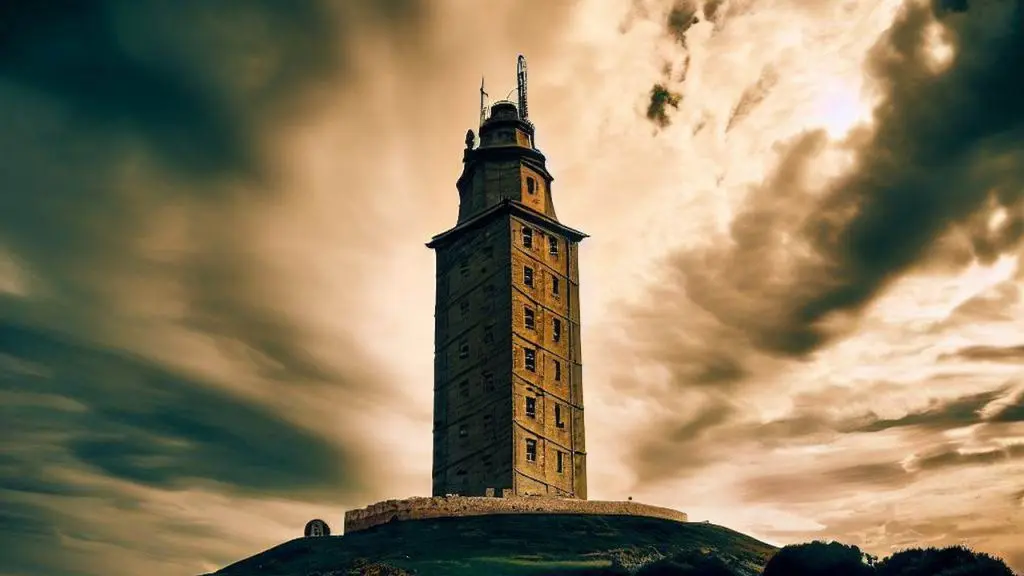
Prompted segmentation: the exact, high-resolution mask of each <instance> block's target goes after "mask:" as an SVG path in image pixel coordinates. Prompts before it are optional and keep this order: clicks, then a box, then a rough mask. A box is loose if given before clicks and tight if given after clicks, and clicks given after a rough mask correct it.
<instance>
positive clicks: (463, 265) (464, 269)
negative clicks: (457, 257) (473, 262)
mask: <svg viewBox="0 0 1024 576" xmlns="http://www.w3.org/2000/svg"><path fill="white" fill-rule="evenodd" d="M459 273H460V274H462V275H463V276H465V275H466V274H469V260H467V259H465V258H463V259H462V261H461V262H459Z"/></svg>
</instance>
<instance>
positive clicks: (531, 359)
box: [523, 348, 537, 372]
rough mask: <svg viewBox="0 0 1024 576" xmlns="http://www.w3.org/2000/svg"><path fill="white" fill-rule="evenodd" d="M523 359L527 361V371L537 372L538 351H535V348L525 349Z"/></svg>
mask: <svg viewBox="0 0 1024 576" xmlns="http://www.w3.org/2000/svg"><path fill="white" fill-rule="evenodd" d="M523 358H524V360H525V362H524V364H525V365H526V369H527V370H529V371H530V372H536V371H537V351H536V350H534V349H533V348H524V349H523Z"/></svg>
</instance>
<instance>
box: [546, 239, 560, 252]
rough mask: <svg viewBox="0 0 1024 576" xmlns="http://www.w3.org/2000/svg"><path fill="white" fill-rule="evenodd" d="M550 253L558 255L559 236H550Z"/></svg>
mask: <svg viewBox="0 0 1024 576" xmlns="http://www.w3.org/2000/svg"><path fill="white" fill-rule="evenodd" d="M548 254H550V255H552V256H558V238H555V237H554V236H548Z"/></svg>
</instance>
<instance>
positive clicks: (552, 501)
mask: <svg viewBox="0 0 1024 576" xmlns="http://www.w3.org/2000/svg"><path fill="white" fill-rule="evenodd" d="M495 514H574V515H594V516H637V517H645V518H659V519H662V520H672V521H675V522H686V521H687V516H686V513H685V512H680V511H678V510H673V509H671V508H662V507H660V506H651V505H649V504H641V503H639V502H633V501H632V500H629V501H618V502H617V501H607V500H580V499H578V498H558V497H552V496H506V497H486V496H443V497H434V498H406V499H404V500H385V501H383V502H377V503H376V504H371V505H370V506H367V507H365V508H359V509H356V510H349V511H347V512H345V534H351V533H353V532H358V531H360V530H366V529H367V528H372V527H374V526H379V525H381V524H387V523H389V522H401V521H406V520H423V519H427V518H457V517H464V516H489V515H495Z"/></svg>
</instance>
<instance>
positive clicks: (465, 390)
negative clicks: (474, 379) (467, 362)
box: [459, 380, 469, 396]
mask: <svg viewBox="0 0 1024 576" xmlns="http://www.w3.org/2000/svg"><path fill="white" fill-rule="evenodd" d="M459 394H460V395H462V396H469V380H463V381H462V382H459Z"/></svg>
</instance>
